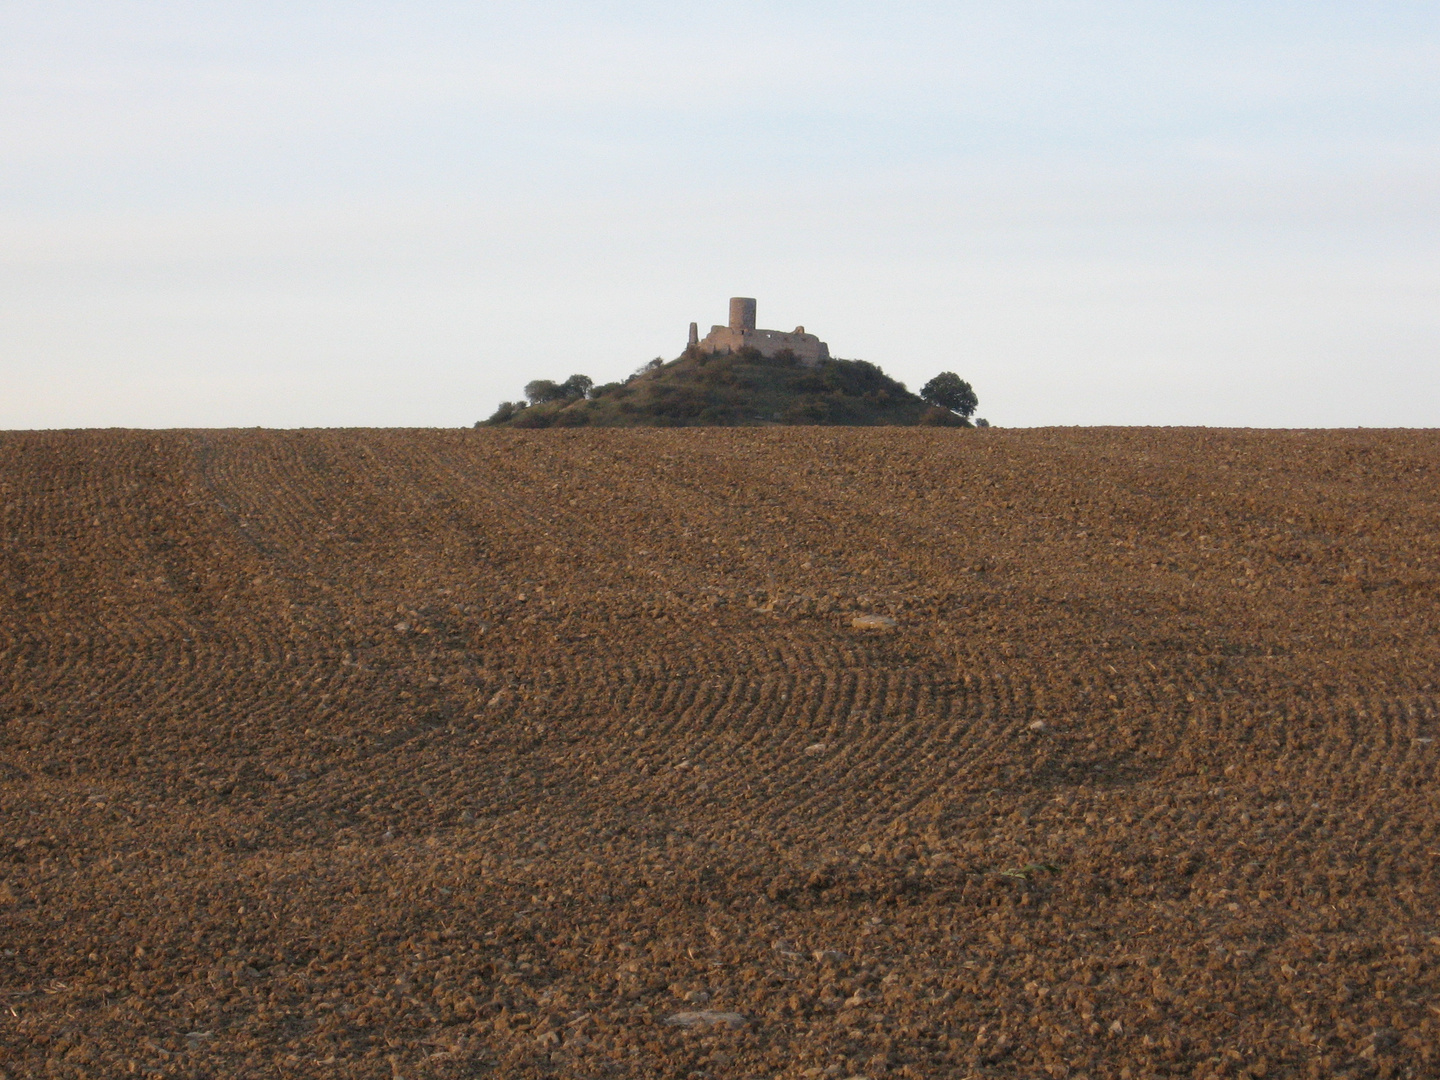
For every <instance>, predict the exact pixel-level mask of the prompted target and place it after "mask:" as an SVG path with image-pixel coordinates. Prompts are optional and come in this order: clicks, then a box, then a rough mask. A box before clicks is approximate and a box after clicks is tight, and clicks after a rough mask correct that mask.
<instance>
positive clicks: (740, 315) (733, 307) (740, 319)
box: [730, 296, 755, 330]
mask: <svg viewBox="0 0 1440 1080" xmlns="http://www.w3.org/2000/svg"><path fill="white" fill-rule="evenodd" d="M730 329H731V330H754V329H755V299H754V297H750V296H732V297H731V298H730Z"/></svg>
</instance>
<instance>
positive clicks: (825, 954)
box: [811, 949, 845, 964]
mask: <svg viewBox="0 0 1440 1080" xmlns="http://www.w3.org/2000/svg"><path fill="white" fill-rule="evenodd" d="M811 955H812V956H813V957H814V958H815V962H816V963H817V964H839V963H842V962H843V961H844V960H845V954H844V953H843V952H841V951H840V950H839V949H816V950H815V951H814V952H813V953H812V954H811Z"/></svg>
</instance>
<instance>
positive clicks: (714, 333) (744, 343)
mask: <svg viewBox="0 0 1440 1080" xmlns="http://www.w3.org/2000/svg"><path fill="white" fill-rule="evenodd" d="M697 329H698V328H697V327H696V325H695V324H694V323H691V324H690V347H691V348H692V349H696V350H698V351H700V352H707V353H732V352H739V351H740V350H741V349H755V350H757V351H758V352H759V353H760V355H761V356H767V357H768V356H774V355H775V354H776V353H779V352H783V351H784V350H786V349H789V350H790V351H791V352H792V353H794V354H795V356H796V357H797V358H798V359H799V360H800V362H801V363H802V364H805V365H807V366H809V367H814V366H815V365H816V364H818V363H820V361H822V360H829V359H830V347H829V346H828V345H826V344H825V342H823V341H821V340H820V339H819V338H818V337H816V336H815V335H814V334H807V333H806V332H805V327H803V326H797V327H796V328H795V329H794V330H793V331H791V332H790V333H786V332H785V331H783V330H757V329H755V301H754V300H753V299H752V298H750V297H748V296H732V297H731V298H730V325H729V326H712V327H711V328H710V333H708V334H706V335H705V336H704V338H699V335H698V332H697ZM697 339H698V340H697Z"/></svg>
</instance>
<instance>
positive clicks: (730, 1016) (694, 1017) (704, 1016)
mask: <svg viewBox="0 0 1440 1080" xmlns="http://www.w3.org/2000/svg"><path fill="white" fill-rule="evenodd" d="M665 1023H666V1024H668V1025H669V1026H671V1027H683V1028H697V1027H711V1026H715V1025H720V1026H723V1027H727V1028H742V1027H744V1026H745V1023H746V1021H745V1017H743V1016H741V1015H740V1014H739V1013H733V1012H710V1011H709V1010H708V1009H707V1010H702V1011H700V1012H681V1013H676V1014H675V1015H674V1016H667V1017H666V1018H665Z"/></svg>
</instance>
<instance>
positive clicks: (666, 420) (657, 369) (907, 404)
mask: <svg viewBox="0 0 1440 1080" xmlns="http://www.w3.org/2000/svg"><path fill="white" fill-rule="evenodd" d="M535 387H540V388H541V389H540V390H539V392H538V393H532V388H535ZM526 392H527V394H529V395H530V396H531V397H532V400H534V399H536V398H538V399H539V400H536V401H535V403H534V404H531V405H528V406H527V405H526V404H525V403H524V402H508V401H507V402H505V403H504V404H502V405H501V406H500V408H499V409H498V410H496V412H495V414H494V415H493V416H492V417H491V418H490V419H489V420H488V421H487V423H488V424H490V425H492V426H501V427H526V428H539V427H584V426H600V427H714V426H726V427H736V426H757V425H773V424H846V425H860V426H864V425H913V424H930V425H939V426H950V427H969V426H970V421H968V420H967V419H965V417H963V416H961V415H959V414H957V413H955V412H952V411H951V410H949V409H944V408H939V407H936V406H934V405H930V404H927V403H926V402H925V401H923V400H922V399H921V398H920V397H919V396H917V395H916V394H912V393H911V392H910V391H909V390H907V389H906V388H905V384H904V383H901V382H897V381H896V380H894V379H892V378H890V377H889V376H888V375H886V374H885V372H883V371H881V370H880V368H879V367H877V366H876V365H874V364H871V363H867V362H866V361H864V360H825V361H822V362H821V363H820V364H819V365H818V366H816V367H807V366H805V365H804V364H802V363H801V362H800V361H799V360H798V359H796V357H795V356H794V355H793V354H790V353H781V354H780V355H779V356H775V357H770V358H766V357H763V356H761V355H760V353H759V352H758V351H756V350H754V349H745V350H742V351H740V352H737V353H730V354H711V353H701V352H698V351H693V350H687V351H686V352H685V353H683V354H682V355H681V356H680V357H679V358H678V359H676V360H672V361H670V362H669V363H666V362H664V361H661V360H660V359H658V358H657V359H656V360H654V361H652V362H651V363H650V364H648V365H647V366H645V367H644V368H641V369H640V370H639V371H637V372H636V373H635V374H634V375H632V376H630V378H628V379H626V380H625V381H624V382H613V383H605V384H603V385H601V386H591V385H590V380H589V379H586V378H584V377H583V376H572V377H571V379H570V380H567V382H565V383H560V384H556V383H553V382H541V383H531V384H530V386H529V387H527V388H526ZM547 397H548V398H549V400H546V398H547Z"/></svg>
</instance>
